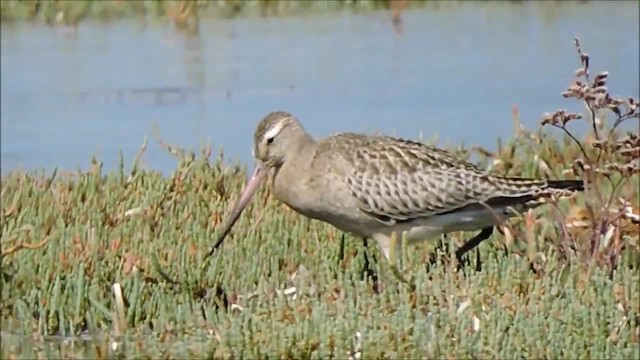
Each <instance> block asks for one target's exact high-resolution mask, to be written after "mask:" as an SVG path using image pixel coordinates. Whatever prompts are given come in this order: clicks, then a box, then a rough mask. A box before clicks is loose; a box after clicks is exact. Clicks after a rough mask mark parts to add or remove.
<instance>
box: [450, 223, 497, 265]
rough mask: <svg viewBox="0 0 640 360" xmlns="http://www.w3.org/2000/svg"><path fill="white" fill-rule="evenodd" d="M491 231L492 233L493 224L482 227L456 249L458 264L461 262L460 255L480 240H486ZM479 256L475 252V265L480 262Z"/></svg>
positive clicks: (476, 244)
mask: <svg viewBox="0 0 640 360" xmlns="http://www.w3.org/2000/svg"><path fill="white" fill-rule="evenodd" d="M492 233H493V226H491V227H487V228H484V229H482V230H481V231H480V233H479V234H478V235H476V236H474V237H473V238H471V239H470V240H468V241H467V242H466V243H464V244H463V245H462V246H461V247H460V248H459V249H458V250H456V259H457V260H458V266H460V264H462V263H463V259H462V257H463V256H464V255H465V254H466V253H467V252H469V251H470V250H473V248H475V247H476V246H478V245H479V244H480V243H481V242H483V241H485V240H487V239H488V238H489V236H491V234H492ZM479 258H480V255H479V254H477V258H476V267H478V265H477V264H478V263H479V262H480V260H479Z"/></svg>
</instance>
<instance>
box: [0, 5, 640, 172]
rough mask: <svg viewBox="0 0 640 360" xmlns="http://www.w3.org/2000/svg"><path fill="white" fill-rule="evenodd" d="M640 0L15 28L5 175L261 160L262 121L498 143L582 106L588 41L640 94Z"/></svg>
mask: <svg viewBox="0 0 640 360" xmlns="http://www.w3.org/2000/svg"><path fill="white" fill-rule="evenodd" d="M638 4H639V3H638V2H635V1H633V2H631V1H630V2H626V1H625V2H589V3H584V4H579V3H562V2H553V3H551V2H524V3H507V2H490V3H479V4H478V3H475V2H462V3H459V4H458V5H455V6H453V5H452V6H437V7H435V8H434V7H426V8H420V9H412V10H407V11H404V12H403V13H402V20H403V22H402V29H401V32H396V31H394V29H393V26H392V24H391V21H390V17H391V16H390V13H389V12H386V11H378V12H371V13H367V14H353V13H350V12H340V13H335V14H327V15H321V16H300V17H284V18H249V19H234V20H221V19H216V18H202V19H201V21H200V31H199V35H198V36H188V35H186V34H184V33H182V32H180V31H177V30H174V29H173V28H172V26H171V25H169V24H165V23H160V22H154V21H151V20H146V21H145V20H144V19H129V20H121V21H115V22H111V23H100V22H85V23H81V24H80V25H79V27H78V29H77V31H75V32H72V31H69V30H67V29H61V28H49V27H46V26H43V25H36V24H27V23H25V24H20V25H15V24H3V25H2V29H1V30H2V41H1V54H2V56H1V59H2V74H1V79H2V89H1V90H2V91H1V93H2V95H1V96H2V99H1V100H2V102H1V104H2V106H1V109H2V114H1V115H2V118H1V119H2V133H1V134H2V135H1V141H2V163H1V165H2V172H3V173H6V172H8V171H10V170H12V169H15V168H17V167H19V166H22V167H24V168H26V169H29V170H33V169H45V170H47V171H51V170H52V169H53V168H55V167H60V168H62V169H67V170H75V169H76V168H77V167H78V166H80V167H82V168H86V167H87V165H88V163H89V160H90V157H91V155H92V154H95V155H96V156H97V157H98V158H99V159H100V160H102V161H103V162H104V165H105V168H106V169H113V168H115V167H116V166H117V164H118V158H119V153H120V150H122V151H123V152H124V157H125V159H126V161H127V163H128V164H129V163H130V162H131V161H132V160H133V158H134V156H135V153H136V152H137V151H138V149H139V147H140V145H141V144H142V141H143V138H144V136H145V135H149V137H150V143H149V147H148V150H147V152H146V154H145V156H144V158H143V164H144V166H146V167H148V168H152V169H156V170H160V171H163V172H165V173H169V172H170V171H171V170H172V169H174V168H175V165H176V160H175V158H173V157H172V156H170V155H169V154H168V153H166V152H165V151H163V150H162V149H161V147H160V146H159V145H158V144H157V142H156V141H155V140H154V135H153V134H156V135H157V136H158V137H160V138H161V139H163V140H164V141H166V142H168V143H170V144H172V145H176V146H184V147H192V148H194V149H198V148H199V147H200V146H201V145H202V144H203V143H205V142H211V143H212V144H213V146H214V148H218V147H220V146H223V147H224V149H225V158H226V159H227V160H228V161H232V162H236V161H243V162H250V161H251V159H250V157H251V150H250V149H251V139H252V133H253V130H254V127H255V125H256V123H257V122H258V121H259V120H260V118H261V117H262V116H264V115H265V114H266V113H268V112H270V111H273V110H287V111H289V112H292V113H293V114H295V115H297V116H298V117H299V118H300V119H301V121H302V122H303V123H304V125H305V126H306V127H307V129H308V130H309V131H310V132H311V133H312V134H314V135H316V136H326V135H329V134H331V133H334V132H338V131H361V132H369V133H371V132H376V131H378V132H381V133H385V134H396V135H399V136H403V137H408V138H413V139H415V138H418V135H419V134H420V133H422V134H423V136H424V137H425V138H432V137H433V136H434V135H435V134H438V136H439V139H440V140H439V143H440V144H446V143H461V142H464V143H466V144H476V145H481V146H485V147H487V148H489V149H493V148H495V141H496V138H497V137H503V138H504V137H509V136H511V135H512V133H513V126H512V122H511V115H510V113H511V107H512V105H514V104H517V105H518V106H519V108H520V111H521V116H522V122H523V123H524V125H525V126H526V127H528V128H533V127H536V126H537V123H538V121H539V119H540V115H541V114H542V113H543V112H547V111H554V110H556V109H559V108H569V109H571V110H581V107H580V106H579V105H578V104H574V103H572V102H569V101H566V100H564V99H562V98H561V97H560V92H561V91H563V90H564V89H565V88H566V86H567V85H568V84H569V81H570V80H571V77H572V73H573V71H574V70H575V69H576V68H577V67H578V60H577V57H576V55H575V50H574V48H573V44H572V41H573V40H572V39H573V37H574V36H576V35H577V36H579V37H580V38H581V40H582V42H583V46H584V47H585V49H586V51H588V52H589V54H590V55H591V57H592V59H593V62H592V66H593V70H594V71H597V70H603V69H606V70H608V71H609V72H610V82H609V87H610V88H611V89H612V90H614V92H615V93H616V94H619V95H625V96H626V95H631V94H633V95H635V96H638V92H639V91H638V87H639V86H638V76H639V74H638V67H639V58H638V56H639V55H638V54H639V52H640V49H639V45H638V43H639V40H638V39H639V32H638V31H639V30H638V23H639V21H640V19H639V16H640V15H638V14H639V9H638V6H639V5H638Z"/></svg>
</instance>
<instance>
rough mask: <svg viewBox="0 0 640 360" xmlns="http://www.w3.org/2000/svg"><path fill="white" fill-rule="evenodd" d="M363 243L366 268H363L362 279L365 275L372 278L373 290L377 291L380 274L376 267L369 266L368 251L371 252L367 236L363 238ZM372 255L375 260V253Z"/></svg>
mask: <svg viewBox="0 0 640 360" xmlns="http://www.w3.org/2000/svg"><path fill="white" fill-rule="evenodd" d="M362 245H363V252H362V253H363V254H364V268H363V269H362V279H363V280H364V277H365V276H366V277H368V278H370V279H371V282H372V283H373V291H375V292H376V293H377V292H378V274H377V273H376V271H375V270H374V269H372V268H371V267H370V266H369V256H368V255H367V253H368V252H369V242H368V241H367V239H366V238H363V239H362ZM371 256H372V258H373V261H374V262H375V260H376V258H375V256H374V255H373V254H372V255H371Z"/></svg>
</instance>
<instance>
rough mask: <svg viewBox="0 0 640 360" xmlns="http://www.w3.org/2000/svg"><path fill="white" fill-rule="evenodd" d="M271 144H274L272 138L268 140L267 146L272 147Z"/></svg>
mask: <svg viewBox="0 0 640 360" xmlns="http://www.w3.org/2000/svg"><path fill="white" fill-rule="evenodd" d="M271 144H273V138H272V137H270V138H268V139H267V145H271Z"/></svg>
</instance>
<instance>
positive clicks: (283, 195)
mask: <svg viewBox="0 0 640 360" xmlns="http://www.w3.org/2000/svg"><path fill="white" fill-rule="evenodd" d="M302 136H303V137H301V138H300V139H298V140H299V141H295V142H292V145H291V148H290V149H289V151H288V153H289V157H287V158H286V159H285V161H284V162H283V163H282V164H281V165H280V166H278V167H276V168H275V169H274V171H273V177H272V189H273V194H274V196H275V197H276V199H278V200H280V201H283V202H285V203H290V202H292V201H293V202H295V198H296V197H297V191H298V190H299V189H300V188H301V186H303V184H302V182H304V181H305V179H307V174H306V173H307V171H308V169H309V167H310V163H311V160H312V159H313V155H314V154H315V152H316V148H317V146H318V144H317V143H316V141H315V140H314V139H313V138H312V137H311V136H310V135H308V134H306V133H305V134H303V135H302Z"/></svg>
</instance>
